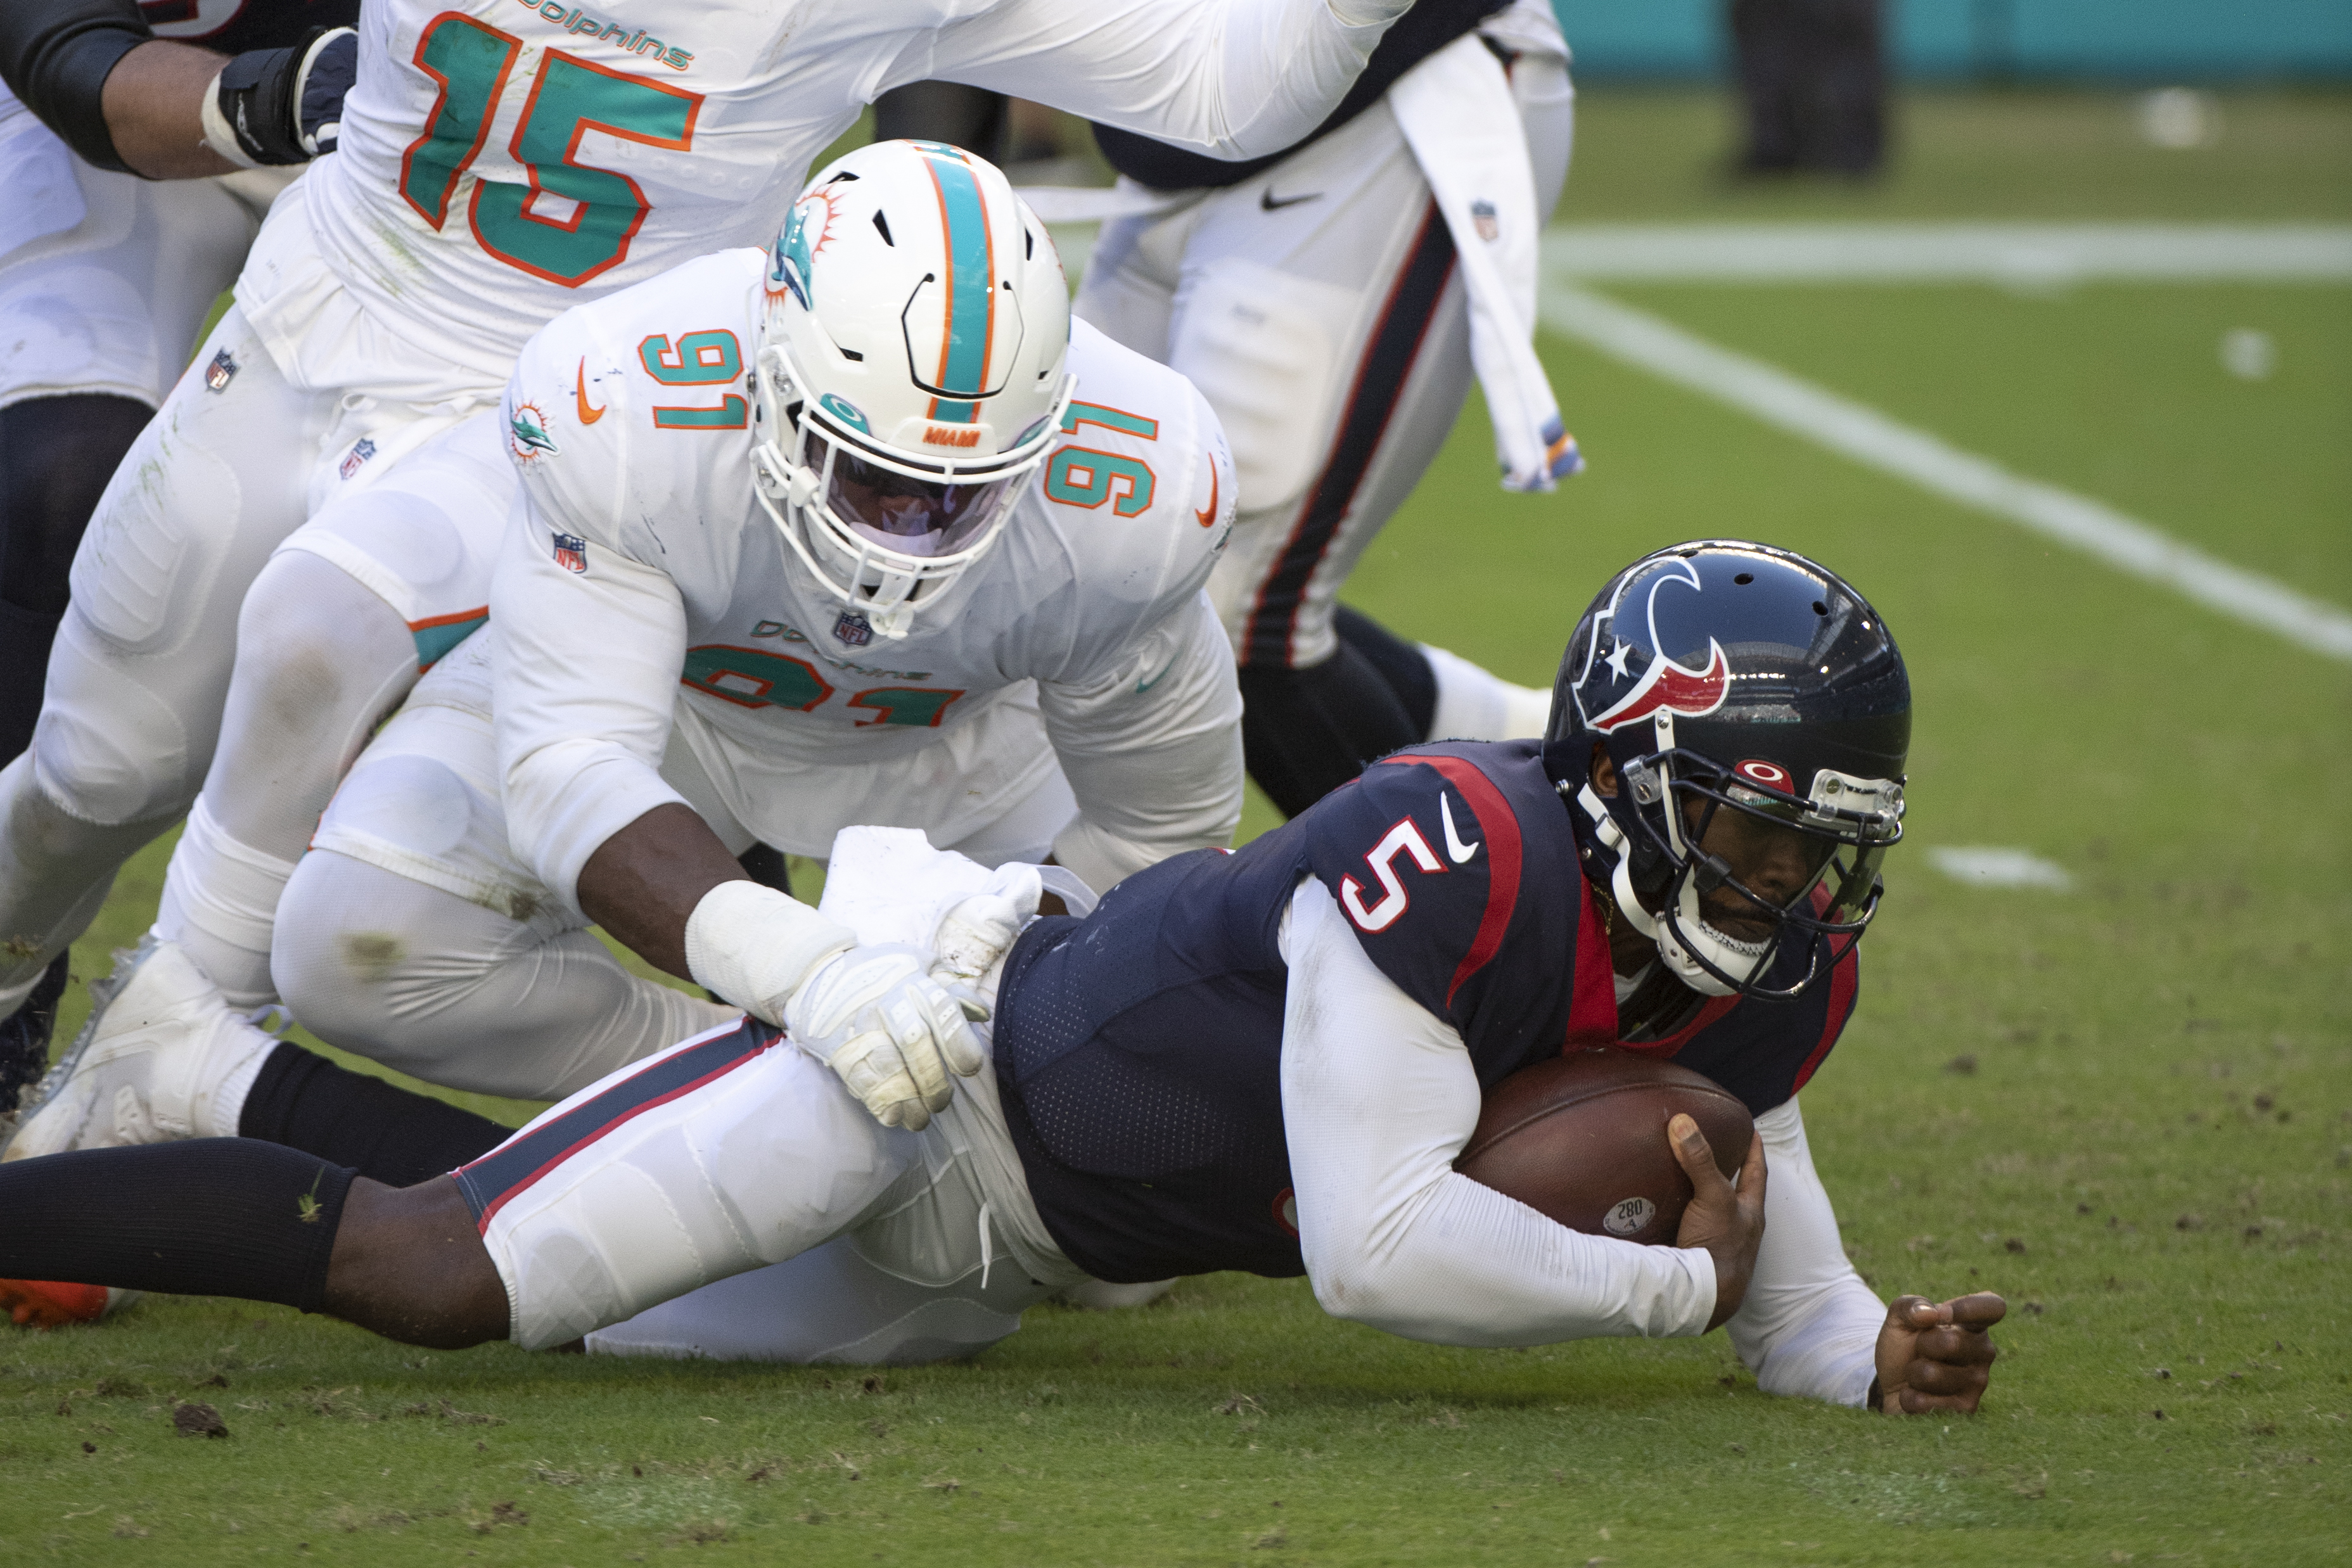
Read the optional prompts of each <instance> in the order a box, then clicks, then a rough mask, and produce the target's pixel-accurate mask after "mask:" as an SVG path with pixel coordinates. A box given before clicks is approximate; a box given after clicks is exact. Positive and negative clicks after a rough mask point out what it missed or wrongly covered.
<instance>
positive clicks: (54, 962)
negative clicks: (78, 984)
mask: <svg viewBox="0 0 2352 1568" xmlns="http://www.w3.org/2000/svg"><path fill="white" fill-rule="evenodd" d="M65 991H66V955H65V954H63V953H60V954H58V956H56V957H55V958H53V959H51V960H50V961H49V967H47V969H45V970H43V971H42V972H41V977H40V980H39V981H38V983H37V984H36V985H35V986H34V987H33V990H32V994H31V995H29V996H27V997H26V998H25V1000H24V1002H23V1004H22V1005H21V1006H19V1007H18V1008H17V1009H16V1011H15V1012H13V1013H10V1014H9V1015H8V1016H7V1017H6V1018H5V1019H0V1116H10V1115H14V1114H15V1113H16V1107H17V1104H18V1103H20V1102H21V1101H22V1100H23V1098H24V1095H25V1092H26V1090H27V1089H29V1088H30V1087H32V1085H33V1084H34V1083H36V1082H38V1081H39V1079H40V1077H41V1075H42V1074H43V1073H45V1072H47V1071H48V1070H49V1031H50V1030H53V1029H55V1028H56V1027H57V1022H58V998H60V997H62V996H64V995H65Z"/></svg>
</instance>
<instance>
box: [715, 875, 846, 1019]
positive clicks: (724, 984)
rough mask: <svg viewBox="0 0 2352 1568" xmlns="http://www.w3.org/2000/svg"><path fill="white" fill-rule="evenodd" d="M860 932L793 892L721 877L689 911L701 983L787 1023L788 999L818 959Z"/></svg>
mask: <svg viewBox="0 0 2352 1568" xmlns="http://www.w3.org/2000/svg"><path fill="white" fill-rule="evenodd" d="M855 946H857V934H856V932H854V931H852V930H850V929H849V928H848V927H847V926H845V925H835V923H834V922H833V921H830V920H827V919H826V918H825V917H824V915H819V914H818V913H817V912H816V911H815V910H814V909H811V908H810V907H809V906H808V905H807V904H803V903H801V902H800V901H799V900H797V899H795V898H793V896H792V895H791V894H783V893H779V892H777V891H776V890H775V889H774V888H772V887H762V886H761V885H760V884H759V883H756V882H722V883H719V885H718V886H717V887H714V888H712V889H711V890H710V891H709V893H706V894H703V895H702V900H701V902H700V903H698V904H696V905H695V906H694V913H693V914H691V915H688V916H687V918H686V967H687V972H688V974H690V975H692V976H693V977H694V978H695V980H696V982H697V983H698V984H700V985H702V986H705V987H707V988H709V990H710V991H711V993H712V994H713V995H716V996H719V997H722V998H725V999H726V1000H727V1003H728V1005H729V1006H730V1007H739V1008H741V1009H744V1010H745V1011H747V1012H750V1013H751V1014H753V1015H755V1016H756V1017H759V1018H761V1019H766V1020H767V1021H768V1022H769V1023H772V1024H774V1025H776V1026H778V1027H779V1028H782V1025H783V1021H784V1006H785V1004H786V1003H787V1002H789V1001H791V1000H792V997H793V992H794V991H796V990H798V989H799V988H800V987H801V983H802V982H803V980H805V979H807V978H808V977H809V975H810V974H811V973H812V972H813V971H814V970H815V968H816V967H817V966H818V965H820V964H822V963H824V961H825V960H826V959H828V958H831V957H833V956H835V955H836V954H840V953H845V952H847V951H848V950H849V949H850V948H852V947H855Z"/></svg>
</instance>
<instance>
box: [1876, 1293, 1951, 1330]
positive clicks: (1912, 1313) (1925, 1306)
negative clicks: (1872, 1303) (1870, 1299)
mask: <svg viewBox="0 0 2352 1568" xmlns="http://www.w3.org/2000/svg"><path fill="white" fill-rule="evenodd" d="M1939 1310H1940V1309H1938V1308H1937V1305H1936V1303H1935V1302H1933V1301H1929V1300H1928V1299H1927V1297H1925V1296H1897V1297H1895V1299H1894V1300H1893V1301H1889V1302H1887V1303H1886V1322H1887V1326H1888V1327H1890V1328H1898V1329H1907V1330H1917V1329H1922V1328H1928V1327H1932V1326H1934V1324H1935V1323H1936V1322H1937V1319H1936V1318H1934V1317H1932V1316H1930V1317H1928V1318H1927V1320H1926V1321H1925V1322H1921V1321H1919V1319H1918V1318H1917V1317H1916V1314H1917V1313H1919V1312H1929V1313H1933V1312H1937V1311H1939Z"/></svg>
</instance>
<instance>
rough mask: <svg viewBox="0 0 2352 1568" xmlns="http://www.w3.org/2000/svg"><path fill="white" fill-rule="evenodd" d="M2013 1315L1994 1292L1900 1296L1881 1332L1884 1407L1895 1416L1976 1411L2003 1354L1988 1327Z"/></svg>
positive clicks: (1880, 1402) (1880, 1384)
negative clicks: (1997, 1358) (1929, 1297)
mask: <svg viewBox="0 0 2352 1568" xmlns="http://www.w3.org/2000/svg"><path fill="white" fill-rule="evenodd" d="M2008 1315H2009V1303H2008V1302H2007V1301H2002V1300H2001V1299H2000V1297H1999V1296H1996V1295H1994V1294H1993V1293H1992V1292H1991V1291H1978V1292H1977V1293H1976V1294H1975V1295H1972V1296H1958V1297H1955V1298H1954V1299H1953V1300H1951V1301H1944V1302H1941V1303H1937V1302H1935V1301H1929V1300H1927V1297H1925V1296H1897V1297H1896V1298H1895V1300H1894V1301H1891V1302H1889V1303H1888V1304H1887V1308H1886V1324H1885V1327H1884V1328H1881V1329H1880V1330H1879V1331H1878V1384H1877V1387H1878V1400H1877V1405H1878V1408H1879V1409H1881V1410H1884V1411H1885V1412H1886V1413H1887V1414H1888V1415H1890V1416H1892V1415H1896V1414H1898V1413H1899V1414H1901V1415H1905V1416H1921V1415H1925V1414H1927V1412H1928V1411H1931V1410H1958V1411H1960V1412H1961V1413H1963V1414H1966V1415H1973V1414H1974V1413H1975V1411H1976V1407H1977V1402H1978V1401H1979V1400H1980V1399H1982V1398H1983V1397H1984V1391H1985V1385H1986V1383H1987V1382H1989V1381H1990V1379H1991V1377H1992V1363H1993V1357H1995V1356H1997V1355H1999V1354H2000V1352H1999V1351H1997V1350H1995V1349H1994V1348H1993V1343H1992V1336H1991V1335H1990V1333H1987V1332H1986V1331H1987V1330H1989V1329H1990V1328H1991V1327H1992V1325H1993V1324H1995V1323H1997V1322H2000V1320H2001V1319H2002V1318H2004V1317H2006V1316H2008Z"/></svg>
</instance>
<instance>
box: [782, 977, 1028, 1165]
mask: <svg viewBox="0 0 2352 1568" xmlns="http://www.w3.org/2000/svg"><path fill="white" fill-rule="evenodd" d="M987 1016H988V1009H986V1008H984V1007H982V1006H981V1005H980V1004H979V1002H978V1001H977V1000H976V999H971V998H965V997H960V996H959V995H958V994H957V991H956V989H955V988H950V986H948V985H946V984H943V983H942V982H940V980H937V979H934V978H932V977H931V976H929V975H928V974H926V973H925V972H924V968H923V954H922V952H921V951H920V950H919V949H918V948H914V947H909V946H904V945H900V944H890V945H887V946H871V947H853V948H851V949H850V950H849V951H848V952H846V953H844V954H841V955H840V956H837V957H834V958H830V959H827V960H826V961H825V962H824V964H822V965H820V966H819V967H817V970H816V972H815V973H814V974H813V975H811V976H810V977H808V978H807V979H806V980H804V981H803V982H802V984H801V986H800V988H798V989H797V990H795V991H794V992H793V999H792V1000H791V1002H789V1003H788V1004H786V1006H785V1009H784V1030H785V1032H786V1033H788V1034H789V1035H790V1036H791V1037H792V1039H793V1043H794V1044H796V1045H798V1046H799V1047H800V1048H801V1049H802V1050H803V1051H807V1052H808V1053H809V1054H810V1055H812V1056H814V1057H816V1058H817V1059H818V1060H819V1061H823V1062H824V1063H825V1064H826V1065H827V1066H829V1067H831V1068H832V1069H833V1070H834V1071H835V1072H837V1073H839V1074H840V1075H841V1081H842V1082H844V1083H846V1084H847V1085H849V1092H851V1093H852V1094H855V1095H856V1096H857V1098H858V1099H859V1100H860V1101H861V1102H863V1103H864V1104H865V1106H866V1109H867V1110H868V1111H871V1112H873V1113H874V1117H875V1119H876V1120H877V1121H878V1122H880V1123H881V1124H883V1125H884V1126H886V1127H905V1128H907V1129H908V1131H910V1132H920V1131H922V1129H923V1128H925V1127H927V1126H929V1125H930V1121H931V1113H932V1112H934V1111H939V1110H943V1109H945V1108H946V1106H947V1103H948V1101H949V1100H950V1098H952V1097H953V1095H954V1090H953V1088H952V1087H951V1086H950V1083H949V1078H948V1075H949V1074H950V1073H954V1074H956V1075H958V1076H960V1077H970V1076H971V1074H972V1073H975V1072H977V1071H980V1069H981V1067H982V1063H984V1062H985V1061H987V1058H986V1057H985V1056H983V1055H982V1053H981V1049H980V1040H979V1039H978V1037H976V1036H975V1035H974V1034H973V1033H972V1031H971V1021H972V1019H975V1018H986V1017H987Z"/></svg>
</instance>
